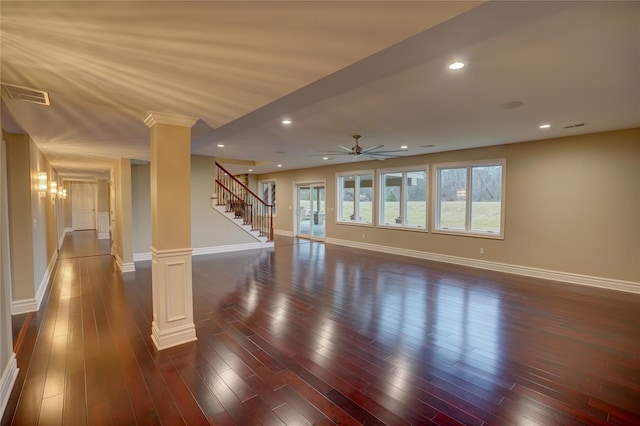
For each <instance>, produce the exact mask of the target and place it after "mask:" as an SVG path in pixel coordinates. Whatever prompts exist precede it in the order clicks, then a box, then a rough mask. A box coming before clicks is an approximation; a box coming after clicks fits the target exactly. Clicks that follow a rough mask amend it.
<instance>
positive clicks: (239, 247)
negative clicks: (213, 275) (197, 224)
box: [133, 242, 273, 262]
mask: <svg viewBox="0 0 640 426" xmlns="http://www.w3.org/2000/svg"><path fill="white" fill-rule="evenodd" d="M265 244H266V245H265ZM269 247H273V243H270V244H269V243H259V242H255V243H243V244H230V245H225V246H212V247H196V248H194V249H193V256H201V255H203V254H216V253H229V252H232V251H244V250H258V249H262V248H269ZM145 260H151V252H148V253H134V254H133V261H134V262H142V261H145Z"/></svg>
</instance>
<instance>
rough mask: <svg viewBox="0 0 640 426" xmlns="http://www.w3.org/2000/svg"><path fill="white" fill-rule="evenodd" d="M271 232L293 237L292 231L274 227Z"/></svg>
mask: <svg viewBox="0 0 640 426" xmlns="http://www.w3.org/2000/svg"><path fill="white" fill-rule="evenodd" d="M273 233H274V234H275V235H282V236H284V237H293V231H285V230H284V229H274V230H273Z"/></svg>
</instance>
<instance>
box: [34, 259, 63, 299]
mask: <svg viewBox="0 0 640 426" xmlns="http://www.w3.org/2000/svg"><path fill="white" fill-rule="evenodd" d="M56 260H58V252H57V251H55V252H53V256H51V259H49V265H47V270H46V271H45V273H44V276H43V277H42V280H41V281H40V285H39V286H38V290H36V301H37V302H38V309H40V305H41V304H42V299H43V298H44V294H45V293H46V292H47V288H48V287H49V280H50V278H51V274H52V273H53V268H54V267H55V266H56ZM38 309H36V311H37V310H38Z"/></svg>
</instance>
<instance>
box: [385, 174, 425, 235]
mask: <svg viewBox="0 0 640 426" xmlns="http://www.w3.org/2000/svg"><path fill="white" fill-rule="evenodd" d="M379 218H380V219H379V224H380V225H382V226H399V227H403V228H422V229H426V228H427V168H426V166H424V167H417V168H415V169H410V170H390V171H384V172H381V173H380V216H379Z"/></svg>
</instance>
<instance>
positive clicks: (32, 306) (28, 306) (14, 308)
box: [11, 297, 38, 315]
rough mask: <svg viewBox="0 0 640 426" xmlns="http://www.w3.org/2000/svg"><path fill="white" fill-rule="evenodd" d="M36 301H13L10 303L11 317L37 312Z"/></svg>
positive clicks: (34, 299)
mask: <svg viewBox="0 0 640 426" xmlns="http://www.w3.org/2000/svg"><path fill="white" fill-rule="evenodd" d="M37 311H38V301H37V300H36V298H35V297H34V298H33V299H21V300H13V301H12V302H11V315H20V314H26V313H27V312H37Z"/></svg>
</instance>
